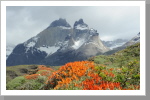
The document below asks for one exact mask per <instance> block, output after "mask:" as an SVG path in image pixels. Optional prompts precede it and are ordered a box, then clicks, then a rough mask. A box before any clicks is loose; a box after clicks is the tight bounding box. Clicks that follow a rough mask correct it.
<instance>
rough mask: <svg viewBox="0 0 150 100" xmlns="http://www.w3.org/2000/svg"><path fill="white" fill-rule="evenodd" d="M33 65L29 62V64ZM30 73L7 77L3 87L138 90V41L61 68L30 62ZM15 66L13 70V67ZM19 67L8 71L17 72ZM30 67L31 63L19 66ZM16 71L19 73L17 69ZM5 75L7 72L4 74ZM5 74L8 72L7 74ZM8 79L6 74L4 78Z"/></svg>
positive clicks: (23, 88)
mask: <svg viewBox="0 0 150 100" xmlns="http://www.w3.org/2000/svg"><path fill="white" fill-rule="evenodd" d="M32 66H33V65H32ZM34 66H36V67H34V68H35V69H34V70H33V71H32V73H26V74H22V73H21V74H18V76H16V77H15V78H14V79H12V80H8V81H7V85H6V89H7V90H126V89H127V90H139V89H140V43H137V44H135V45H132V46H129V47H127V48H126V49H124V50H121V51H119V52H116V53H114V54H113V55H108V56H105V55H99V56H94V57H91V58H90V59H89V60H88V61H76V62H69V63H66V64H65V65H63V66H61V67H59V66H58V67H57V68H55V67H52V66H45V65H34ZM15 68H16V69H15ZM20 68H21V67H19V66H18V67H16V66H11V67H8V68H7V71H8V70H14V72H16V73H18V72H19V69H20ZM23 68H27V69H28V68H29V69H31V65H30V67H29V65H26V66H23ZM19 73H20V72H19ZM7 75H8V74H7ZM8 76H9V75H8ZM7 78H8V77H7Z"/></svg>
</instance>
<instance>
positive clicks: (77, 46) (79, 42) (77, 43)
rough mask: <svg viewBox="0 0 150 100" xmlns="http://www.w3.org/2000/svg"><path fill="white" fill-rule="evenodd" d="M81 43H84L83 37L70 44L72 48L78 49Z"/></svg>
mask: <svg viewBox="0 0 150 100" xmlns="http://www.w3.org/2000/svg"><path fill="white" fill-rule="evenodd" d="M83 43H85V40H84V39H81V40H78V41H75V43H74V45H73V46H72V47H73V48H74V49H78V48H79V47H80V46H81V45H83Z"/></svg>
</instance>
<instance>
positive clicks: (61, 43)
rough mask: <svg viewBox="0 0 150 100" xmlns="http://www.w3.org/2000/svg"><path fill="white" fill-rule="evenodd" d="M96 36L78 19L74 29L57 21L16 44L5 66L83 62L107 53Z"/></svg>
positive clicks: (66, 23) (61, 20) (62, 20)
mask: <svg viewBox="0 0 150 100" xmlns="http://www.w3.org/2000/svg"><path fill="white" fill-rule="evenodd" d="M108 50H109V48H107V47H106V46H105V45H103V43H102V41H101V40H100V39H99V33H97V31H96V30H95V29H93V28H89V27H88V25H87V24H86V23H84V21H83V19H79V20H78V21H76V22H75V23H74V25H73V28H72V27H71V26H70V24H69V23H68V22H67V21H66V20H65V19H62V18H60V19H59V20H55V21H53V22H52V23H51V24H50V25H49V26H48V27H47V28H46V29H44V30H43V31H42V32H40V33H39V34H37V35H36V36H35V37H32V38H31V39H29V40H27V41H25V42H24V43H21V44H18V45H17V46H16V47H15V48H14V50H13V52H12V53H11V55H10V56H9V57H8V59H7V61H6V63H7V66H12V65H23V64H45V65H53V66H56V65H62V64H65V63H67V62H71V61H79V60H86V59H87V58H89V57H91V56H95V55H97V54H102V53H104V52H106V51H108Z"/></svg>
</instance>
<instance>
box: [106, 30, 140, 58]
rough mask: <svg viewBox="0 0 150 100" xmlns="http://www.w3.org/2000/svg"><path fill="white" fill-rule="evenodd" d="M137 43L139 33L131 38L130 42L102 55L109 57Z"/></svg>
mask: <svg viewBox="0 0 150 100" xmlns="http://www.w3.org/2000/svg"><path fill="white" fill-rule="evenodd" d="M139 42H140V32H139V33H138V34H137V35H136V36H135V37H133V38H132V39H131V40H129V41H127V42H126V43H124V44H123V45H122V46H120V47H117V48H113V49H112V50H110V51H107V52H105V53H104V55H111V54H113V53H115V52H117V51H120V50H123V49H125V48H126V47H129V46H131V45H134V44H136V43H139Z"/></svg>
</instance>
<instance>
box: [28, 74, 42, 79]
mask: <svg viewBox="0 0 150 100" xmlns="http://www.w3.org/2000/svg"><path fill="white" fill-rule="evenodd" d="M38 76H39V74H32V75H26V76H25V78H26V79H28V80H31V79H37V78H38Z"/></svg>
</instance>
